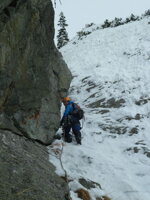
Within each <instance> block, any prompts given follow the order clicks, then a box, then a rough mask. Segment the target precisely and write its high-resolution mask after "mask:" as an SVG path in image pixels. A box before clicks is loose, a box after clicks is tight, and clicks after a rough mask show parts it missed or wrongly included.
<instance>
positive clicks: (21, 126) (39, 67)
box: [0, 0, 72, 200]
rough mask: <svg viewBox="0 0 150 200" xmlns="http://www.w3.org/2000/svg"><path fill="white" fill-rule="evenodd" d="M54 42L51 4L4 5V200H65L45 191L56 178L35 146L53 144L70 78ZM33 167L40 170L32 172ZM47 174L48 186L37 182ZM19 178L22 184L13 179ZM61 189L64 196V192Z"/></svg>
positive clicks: (20, 0) (0, 125) (0, 129)
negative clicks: (61, 105)
mask: <svg viewBox="0 0 150 200" xmlns="http://www.w3.org/2000/svg"><path fill="white" fill-rule="evenodd" d="M53 39H54V10H53V6H52V3H51V1H50V0H44V1H43V0H1V1H0V137H1V143H2V144H1V147H0V149H1V152H2V154H3V155H2V157H0V159H1V161H0V163H1V167H0V170H1V173H2V174H1V175H3V176H1V177H3V180H2V182H1V183H0V188H1V193H2V194H1V195H3V196H2V197H3V198H2V199H7V200H8V199H11V200H13V199H15V200H17V199H19V200H21V199H28V200H29V199H30V200H32V199H36V200H38V199H39V200H48V199H51V200H52V199H55V200H56V199H64V198H63V197H62V195H61V197H60V195H58V196H57V195H56V196H57V197H56V196H55V195H52V196H53V197H54V196H55V197H54V198H53V197H51V196H49V195H50V193H51V192H50V191H49V189H45V190H44V189H43V188H41V187H42V185H44V184H45V185H47V187H48V188H51V189H53V187H52V186H50V184H49V182H51V181H50V180H51V177H48V174H49V172H50V173H51V176H53V177H54V175H52V174H53V173H54V169H53V168H52V167H50V168H49V166H50V164H49V163H48V161H47V163H46V164H45V165H44V167H43V166H42V164H39V163H40V162H39V161H38V156H39V155H42V154H41V151H42V150H41V148H40V146H36V147H35V145H37V143H36V142H33V141H38V142H40V143H41V144H46V145H47V144H50V143H51V141H52V138H53V136H54V134H55V132H56V130H57V129H58V127H59V119H60V98H61V97H62V96H64V95H66V93H67V91H68V88H69V85H70V81H71V78H72V77H71V73H70V71H69V70H68V67H67V65H66V64H65V62H64V61H63V58H62V56H61V54H60V53H59V52H58V50H57V49H56V47H55V45H54V41H53ZM25 138H28V139H25ZM29 139H32V140H29ZM42 148H44V147H43V146H42ZM44 151H46V149H45V150H44ZM34 152H35V155H34ZM47 157H48V156H47ZM47 157H46V155H45V154H43V155H42V156H41V157H40V159H41V162H42V160H45V161H44V162H46V160H47ZM42 158H43V159H42ZM13 159H14V160H13ZM33 160H35V162H33ZM23 163H24V164H23ZM31 163H32V165H31V166H29V165H30V164H31ZM35 165H36V168H37V170H35V171H34V168H35ZM37 165H38V166H37ZM13 166H14V168H13ZM43 170H44V171H46V173H45V177H44V178H45V183H44V179H43V183H41V182H40V181H38V179H40V180H41V176H40V175H39V176H38V178H34V176H36V175H37V174H38V173H40V171H42V172H41V174H43V176H44V172H43ZM33 172H35V173H33ZM15 173H16V174H15ZM5 174H6V179H5V181H4V177H5ZM29 174H30V175H31V177H32V176H33V177H32V178H33V179H32V178H29V179H30V180H29V185H30V183H33V188H35V190H34V189H33V191H35V193H34V195H33V196H32V194H33V193H32V190H30V189H28V187H27V185H26V184H27V183H26V181H25V180H26V178H27V177H28V176H29ZM19 176H20V180H18V179H16V180H15V177H19ZM29 177H30V176H29ZM27 179H28V178H27ZM21 180H22V181H23V182H25V184H24V185H21ZM52 180H53V179H52ZM17 182H18V183H17ZM27 182H28V181H27ZM38 182H39V188H40V189H39V192H38V195H40V194H41V196H36V192H37V188H38V186H37V185H38ZM52 182H53V183H54V184H55V182H54V181H52ZM3 183H5V184H3ZM19 183H20V184H19ZM29 185H28V186H29ZM45 185H44V186H43V187H46V186H45ZM60 185H61V184H60ZM11 186H13V187H11ZM55 186H56V184H55ZM55 186H54V187H55ZM29 187H30V186H29ZM61 187H62V186H60V187H56V191H57V189H58V188H59V189H58V193H59V190H61V189H60V188H61ZM31 188H32V187H31ZM62 188H63V187H62ZM63 190H64V191H65V192H63V194H65V193H66V189H63ZM3 191H4V192H3ZM21 191H24V192H22V193H21V195H20V196H18V197H17V196H13V195H14V194H15V195H17V194H19V193H20V192H21ZM54 193H57V192H54ZM42 194H44V195H42Z"/></svg>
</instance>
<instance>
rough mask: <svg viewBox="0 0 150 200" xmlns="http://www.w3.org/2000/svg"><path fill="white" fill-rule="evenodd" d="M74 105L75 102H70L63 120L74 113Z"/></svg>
mask: <svg viewBox="0 0 150 200" xmlns="http://www.w3.org/2000/svg"><path fill="white" fill-rule="evenodd" d="M73 103H74V102H73V101H69V102H68V104H67V105H66V106H65V111H64V114H63V118H64V117H66V116H68V115H69V114H71V113H72V111H73V106H72V104H73Z"/></svg>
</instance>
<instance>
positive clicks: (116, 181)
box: [49, 0, 150, 200]
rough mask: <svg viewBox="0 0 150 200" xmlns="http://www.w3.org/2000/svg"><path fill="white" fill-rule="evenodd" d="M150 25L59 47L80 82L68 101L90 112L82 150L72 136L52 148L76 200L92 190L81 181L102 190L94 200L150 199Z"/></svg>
mask: <svg viewBox="0 0 150 200" xmlns="http://www.w3.org/2000/svg"><path fill="white" fill-rule="evenodd" d="M137 1H138V0H137ZM149 22H150V16H149V17H145V18H144V19H142V20H141V21H136V22H131V23H128V24H125V25H122V26H118V27H115V28H106V29H104V30H96V31H93V32H92V33H91V34H89V35H88V36H87V37H83V38H82V40H79V39H78V38H77V37H76V38H74V39H73V41H71V42H69V43H68V44H67V45H65V46H64V47H62V48H61V49H60V51H61V53H62V55H63V58H64V60H65V62H66V63H67V65H68V67H69V69H70V70H71V73H72V75H73V77H74V78H73V80H72V82H71V87H70V93H69V96H70V97H71V99H72V100H73V101H75V102H76V103H78V104H79V105H80V106H81V108H83V110H84V111H85V120H84V121H83V122H84V123H83V128H82V129H81V134H82V145H78V144H77V142H76V141H75V138H74V137H73V142H72V143H66V142H64V140H55V141H54V143H53V144H52V145H50V146H49V147H50V161H51V162H52V163H53V164H54V165H55V166H56V173H57V174H58V175H59V176H61V177H64V176H65V178H66V174H67V177H68V184H69V189H70V193H71V197H72V200H81V199H80V198H78V197H77V194H76V193H74V191H76V190H77V189H79V188H84V189H85V188H86V184H83V183H84V181H83V182H82V184H83V185H82V184H81V181H80V179H81V178H82V179H83V180H87V181H88V182H90V183H91V182H92V181H93V183H94V182H95V183H98V184H100V185H101V188H102V189H100V187H99V186H98V185H96V186H95V188H91V189H88V192H89V193H90V196H91V197H92V198H91V199H92V200H96V197H99V198H100V196H101V195H105V196H108V197H110V198H111V199H112V200H149V199H150V158H149V156H148V154H149V153H150V137H149V133H150V132H149V130H150V123H149V121H150V101H149V100H150V81H149V77H150V45H149V43H150V34H149V29H150V24H149ZM91 29H92V27H91ZM89 31H91V30H90V28H89ZM113 99H114V100H113ZM119 102H120V103H119ZM62 109H64V106H63V105H62ZM81 124H82V121H81ZM58 132H59V134H60V135H61V134H62V130H61V129H59V130H58ZM60 158H61V162H60ZM62 166H63V167H62ZM64 170H65V171H64ZM87 185H88V184H87ZM89 185H90V184H89ZM83 186H85V187H83Z"/></svg>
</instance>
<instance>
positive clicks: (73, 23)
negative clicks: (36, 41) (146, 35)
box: [52, 0, 150, 39]
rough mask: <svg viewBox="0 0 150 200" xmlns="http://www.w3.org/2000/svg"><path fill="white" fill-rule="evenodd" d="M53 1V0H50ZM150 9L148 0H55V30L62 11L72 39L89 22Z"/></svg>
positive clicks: (98, 22)
mask: <svg viewBox="0 0 150 200" xmlns="http://www.w3.org/2000/svg"><path fill="white" fill-rule="evenodd" d="M52 1H53V2H54V0H52ZM60 1H61V4H60ZM148 9H150V0H56V8H55V30H56V34H55V35H57V30H58V27H57V23H58V20H59V14H60V12H61V11H62V12H63V13H64V15H65V17H66V21H67V23H68V27H67V28H66V29H67V32H68V35H69V38H70V39H72V38H73V37H74V36H75V35H76V32H78V31H80V30H81V29H82V28H84V26H85V24H89V23H91V22H93V23H95V24H101V23H103V22H104V20H105V19H110V20H112V19H114V18H115V17H121V18H123V19H124V18H126V17H128V16H130V14H131V13H133V14H135V15H141V14H142V13H144V11H145V10H148Z"/></svg>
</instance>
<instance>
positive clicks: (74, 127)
mask: <svg viewBox="0 0 150 200" xmlns="http://www.w3.org/2000/svg"><path fill="white" fill-rule="evenodd" d="M71 128H72V132H73V134H74V135H75V139H76V141H77V143H78V144H81V132H80V129H81V127H80V124H70V125H68V126H65V127H64V137H65V141H66V142H72V135H71V134H70V130H71Z"/></svg>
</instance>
